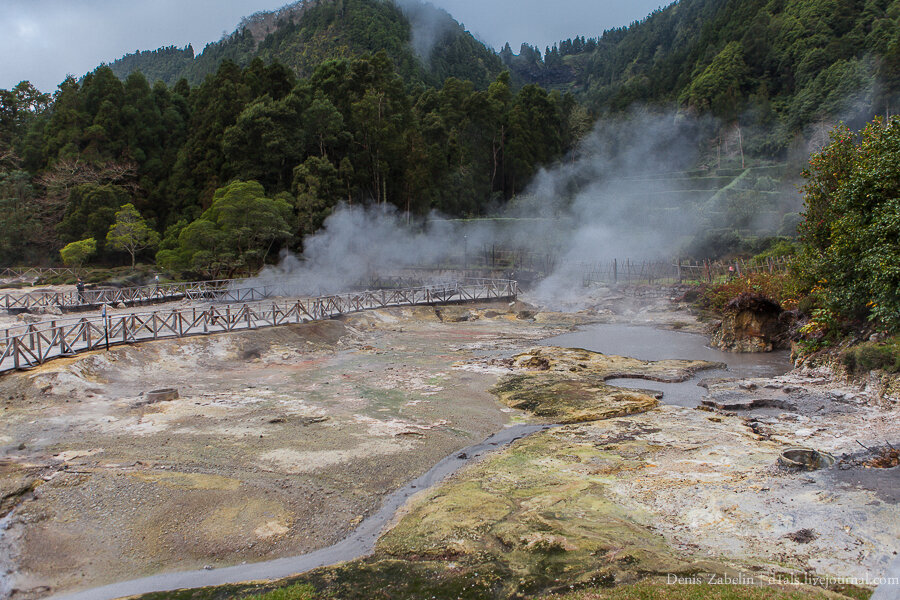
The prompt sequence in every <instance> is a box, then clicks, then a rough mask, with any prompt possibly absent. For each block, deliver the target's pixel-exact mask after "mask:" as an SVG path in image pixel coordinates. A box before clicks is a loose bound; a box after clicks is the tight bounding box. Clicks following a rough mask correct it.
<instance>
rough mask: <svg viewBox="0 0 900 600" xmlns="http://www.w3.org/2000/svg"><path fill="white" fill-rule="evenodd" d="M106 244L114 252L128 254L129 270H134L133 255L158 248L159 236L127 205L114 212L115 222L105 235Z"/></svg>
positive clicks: (134, 209) (135, 210) (131, 206)
mask: <svg viewBox="0 0 900 600" xmlns="http://www.w3.org/2000/svg"><path fill="white" fill-rule="evenodd" d="M106 244H107V246H108V247H110V248H113V249H114V250H125V251H126V252H128V254H129V255H131V268H134V256H135V254H137V253H138V252H140V251H141V250H144V249H146V248H155V247H156V246H158V245H159V234H158V233H156V232H155V231H154V230H153V229H152V228H151V227H150V226H149V225H148V224H147V221H145V220H144V219H143V217H141V213H139V212H138V210H137V209H136V208H135V207H134V204H130V203H129V204H125V205H124V206H122V208H121V209H119V211H118V212H116V222H115V223H113V224H112V226H111V227H110V228H109V231H108V232H107V234H106Z"/></svg>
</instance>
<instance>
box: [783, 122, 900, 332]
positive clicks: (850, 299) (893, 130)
mask: <svg viewBox="0 0 900 600" xmlns="http://www.w3.org/2000/svg"><path fill="white" fill-rule="evenodd" d="M804 175H805V177H806V178H807V183H806V185H805V186H804V188H803V189H804V192H805V195H806V197H805V205H806V211H805V212H804V219H805V220H804V222H803V224H802V226H801V235H802V238H801V239H802V240H803V242H804V245H805V247H804V251H803V254H802V259H801V262H800V270H801V275H803V276H804V277H805V279H806V281H807V283H808V285H810V286H815V289H816V290H817V291H818V292H819V294H820V295H821V297H822V300H823V301H824V304H825V307H826V308H828V309H830V310H831V311H832V312H833V313H834V314H835V315H837V316H839V317H843V318H845V319H862V318H866V319H868V320H870V321H872V322H874V323H876V324H877V325H879V326H883V327H886V328H889V329H892V330H900V118H896V117H895V118H893V119H890V120H884V119H881V118H877V119H875V120H874V121H872V122H871V123H869V124H868V125H867V126H866V128H865V129H864V130H863V131H862V133H860V134H859V135H858V136H857V135H854V134H853V133H851V132H850V131H849V130H848V129H847V128H846V127H838V128H836V130H835V131H834V132H833V133H832V141H831V143H830V144H829V145H828V146H826V147H825V148H824V149H823V150H822V152H820V153H818V154H816V155H814V156H813V157H812V159H811V161H810V168H809V169H808V170H807V171H806V172H805V173H804Z"/></svg>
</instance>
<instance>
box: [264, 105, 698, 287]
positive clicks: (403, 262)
mask: <svg viewBox="0 0 900 600" xmlns="http://www.w3.org/2000/svg"><path fill="white" fill-rule="evenodd" d="M711 125H712V123H710V122H708V121H702V120H697V119H694V118H691V117H687V116H685V115H683V114H679V113H675V112H667V113H651V112H647V111H639V110H636V111H633V112H632V113H631V114H629V115H627V116H626V117H624V118H623V117H619V118H617V119H615V120H612V119H610V120H601V121H599V122H598V123H597V124H596V126H595V128H594V130H593V131H592V132H591V133H590V134H589V135H588V136H587V137H586V138H585V139H584V140H583V141H582V143H581V144H580V145H579V148H578V149H577V151H576V152H575V153H573V155H572V156H569V157H568V158H567V159H566V160H564V161H563V162H562V163H561V164H559V165H557V166H554V167H552V168H549V169H544V170H541V171H540V172H539V173H538V174H537V175H536V176H535V178H534V180H533V182H532V184H531V185H530V187H529V188H528V189H527V190H526V193H525V194H523V195H521V196H519V197H517V198H515V199H513V200H512V201H511V202H510V203H509V204H508V205H507V206H506V207H504V209H503V210H502V211H501V212H500V213H498V214H495V215H493V216H495V217H502V218H501V219H495V220H487V221H461V220H448V219H446V218H444V217H442V216H441V215H439V214H432V215H430V217H429V218H428V219H426V220H422V221H419V222H414V223H413V224H412V225H408V224H407V219H406V215H405V214H401V213H399V212H398V211H396V210H395V209H393V208H392V207H384V206H368V207H363V206H353V207H350V206H346V205H341V206H339V207H338V208H337V209H336V210H335V212H334V213H333V214H332V215H331V216H330V217H329V218H328V219H327V220H326V222H325V225H324V227H323V228H322V230H321V231H319V232H318V233H317V234H315V235H313V236H311V237H309V238H307V239H306V240H305V250H304V254H303V256H302V257H296V256H292V255H289V256H286V257H284V259H283V260H282V262H281V263H280V264H279V265H278V266H277V267H270V268H267V269H266V270H264V271H263V272H262V273H261V274H260V276H259V278H258V280H257V282H258V283H270V284H271V283H277V284H282V285H283V284H286V283H289V284H290V285H291V286H292V287H294V288H296V289H297V290H300V291H301V292H302V293H308V294H320V293H334V292H338V291H347V290H348V289H350V288H352V287H353V286H355V285H358V284H359V283H360V282H362V281H366V280H369V279H371V278H373V277H384V276H389V275H393V274H397V273H398V272H400V271H402V270H403V269H406V268H409V267H414V266H418V265H431V266H440V265H442V264H443V265H446V264H448V263H450V262H454V263H456V264H457V265H458V264H460V263H461V262H463V261H464V260H465V259H464V257H465V256H469V257H472V256H474V255H475V254H476V253H478V252H479V251H480V250H481V249H482V248H485V247H487V248H490V247H491V246H492V245H496V246H497V247H502V248H504V249H510V250H520V251H532V252H536V253H549V252H552V253H553V254H554V255H555V256H556V257H557V261H556V268H555V270H554V271H553V272H552V273H551V274H550V275H549V276H548V277H547V278H546V279H545V280H544V281H543V282H542V283H541V284H540V285H539V286H538V287H537V288H536V289H535V290H534V291H533V295H534V297H535V298H536V299H538V300H541V301H544V302H548V303H554V302H557V301H561V300H565V299H566V298H565V296H566V295H567V294H571V295H577V294H578V292H579V288H580V287H581V283H582V276H583V265H584V263H587V262H592V261H608V260H612V259H613V258H618V259H624V258H629V259H631V260H652V259H659V258H667V259H668V258H673V257H674V256H675V255H676V254H677V252H678V250H679V248H681V247H682V246H683V245H684V244H685V242H686V241H687V240H689V239H691V238H692V236H694V235H695V234H696V233H697V231H698V229H699V228H700V227H701V226H702V222H701V220H700V219H699V218H698V216H697V215H698V210H699V209H701V208H703V207H702V203H703V202H705V201H706V199H707V198H708V194H707V195H706V196H701V195H696V196H694V195H693V194H692V193H691V192H690V191H689V190H679V189H678V185H679V184H678V182H677V179H678V178H679V177H683V175H682V174H680V173H679V172H681V171H684V170H685V169H688V168H690V167H692V166H693V165H696V163H697V159H698V152H699V149H700V148H701V147H702V145H703V143H704V142H706V141H708V140H707V139H706V137H705V136H708V134H709V131H710V130H711V128H710V126H711ZM451 259H452V260H451Z"/></svg>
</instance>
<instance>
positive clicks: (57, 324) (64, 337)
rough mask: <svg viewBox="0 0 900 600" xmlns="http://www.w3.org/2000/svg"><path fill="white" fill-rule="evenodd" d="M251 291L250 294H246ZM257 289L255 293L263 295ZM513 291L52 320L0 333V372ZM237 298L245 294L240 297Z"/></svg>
mask: <svg viewBox="0 0 900 600" xmlns="http://www.w3.org/2000/svg"><path fill="white" fill-rule="evenodd" d="M247 289H250V288H247ZM265 291H266V290H264V289H261V290H257V291H256V292H255V294H256V295H261V294H263V293H265ZM517 294H518V286H517V284H516V282H515V281H512V280H506V279H480V280H471V281H463V282H458V283H452V284H442V285H434V286H426V287H417V288H404V289H388V290H377V291H366V292H359V293H351V294H341V295H335V296H321V297H316V298H300V299H296V300H290V301H286V302H271V303H269V302H255V303H249V302H244V303H243V304H221V305H209V306H201V307H188V308H176V309H172V310H167V311H154V312H146V313H132V314H120V315H107V316H106V317H101V316H95V317H82V318H68V319H55V320H49V321H44V322H41V323H33V324H30V325H21V326H18V327H11V328H9V329H5V330H0V373H4V372H8V371H12V370H16V369H28V368H32V367H35V366H37V365H41V364H44V363H45V362H47V361H49V360H53V359H55V358H60V357H64V356H72V355H75V354H77V353H79V352H88V351H91V350H103V349H108V348H109V347H111V346H114V345H120V344H134V343H137V342H143V341H150V340H159V339H169V338H181V337H187V336H191V335H210V334H214V333H225V332H231V331H241V330H251V329H261V328H264V327H277V326H279V325H287V324H291V323H305V322H309V321H318V320H324V319H331V318H334V317H337V316H339V315H344V314H348V313H354V312H359V311H363V310H370V309H375V308H385V307H390V306H416V305H428V304H442V303H450V302H470V301H477V300H515V298H516V296H517ZM241 295H242V296H245V297H247V296H252V295H253V294H250V293H249V292H246V290H245V292H243V293H242V294H241Z"/></svg>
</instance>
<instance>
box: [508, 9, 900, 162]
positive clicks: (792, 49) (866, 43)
mask: <svg viewBox="0 0 900 600" xmlns="http://www.w3.org/2000/svg"><path fill="white" fill-rule="evenodd" d="M501 57H502V58H503V60H504V62H505V63H506V64H507V65H508V66H510V67H511V68H512V69H513V71H514V73H515V74H516V75H517V77H519V78H520V79H522V80H524V81H530V82H536V83H541V84H545V85H550V86H556V87H558V88H559V89H568V90H571V91H573V92H574V93H575V94H576V97H578V98H579V99H580V100H582V101H584V102H586V103H587V105H588V106H589V107H590V108H591V109H592V110H594V111H595V112H598V113H603V112H608V111H618V110H623V109H625V108H627V107H629V106H631V105H633V104H634V103H635V102H639V103H670V104H673V105H678V106H681V107H683V108H687V109H690V110H692V111H696V112H711V113H712V114H714V115H715V116H717V117H719V118H721V119H723V120H724V121H726V122H740V123H741V124H742V125H745V126H748V127H751V128H755V131H750V132H749V133H750V136H749V137H750V138H751V139H750V140H749V141H750V143H749V145H748V150H749V151H750V152H754V153H756V154H764V155H774V154H778V153H779V152H782V151H784V150H785V149H786V148H787V147H788V146H789V145H790V143H791V142H792V141H793V139H794V135H795V134H796V133H798V132H800V131H802V130H803V129H804V128H806V127H807V126H809V125H810V124H812V123H816V122H818V121H821V120H832V119H834V118H836V117H840V118H844V119H852V120H853V121H854V122H856V123H861V122H863V121H865V120H867V119H868V118H870V117H871V116H872V115H873V114H876V113H877V114H885V113H886V112H896V111H897V110H898V108H900V2H898V1H897V0H724V1H723V0H681V1H680V2H678V3H675V4H672V5H670V6H668V7H667V8H664V9H660V10H657V11H654V12H653V13H652V14H651V15H649V16H648V17H647V18H645V19H644V20H642V21H640V22H638V23H634V24H632V25H631V26H630V27H623V28H617V29H612V30H609V31H606V32H605V33H604V34H603V35H602V36H600V37H599V38H595V39H585V38H574V39H568V40H564V41H563V42H561V43H560V44H558V45H555V46H554V47H552V48H548V49H546V50H545V52H544V53H541V51H540V50H538V49H537V48H532V47H530V46H527V45H524V46H523V47H522V49H521V50H520V52H519V54H518V55H514V54H513V53H512V50H511V49H509V48H508V47H507V48H505V49H504V51H503V52H501Z"/></svg>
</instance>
